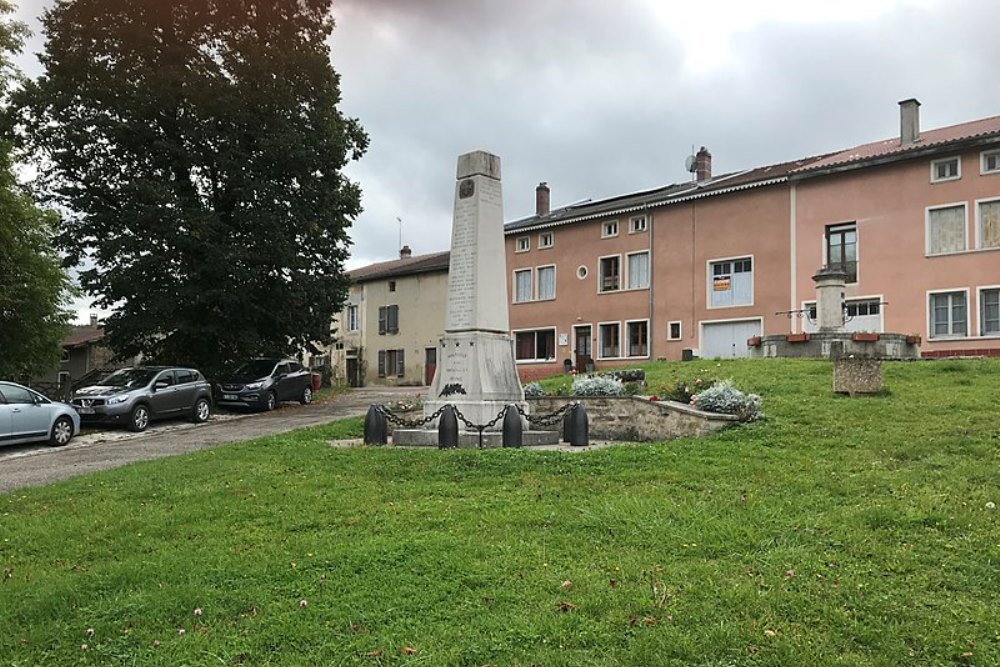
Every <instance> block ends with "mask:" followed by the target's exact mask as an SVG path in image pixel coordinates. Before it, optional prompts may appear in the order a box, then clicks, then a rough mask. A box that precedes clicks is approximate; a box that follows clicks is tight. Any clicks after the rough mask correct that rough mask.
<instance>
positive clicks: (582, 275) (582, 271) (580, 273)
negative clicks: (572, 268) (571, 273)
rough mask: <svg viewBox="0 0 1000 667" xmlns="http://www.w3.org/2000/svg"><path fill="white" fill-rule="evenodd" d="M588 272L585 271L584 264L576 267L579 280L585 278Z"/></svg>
mask: <svg viewBox="0 0 1000 667" xmlns="http://www.w3.org/2000/svg"><path fill="white" fill-rule="evenodd" d="M588 273H589V271H587V267H586V266H584V265H583V264H581V265H580V266H578V267H576V277H577V278H579V279H580V280H583V279H584V278H586V277H587V274H588Z"/></svg>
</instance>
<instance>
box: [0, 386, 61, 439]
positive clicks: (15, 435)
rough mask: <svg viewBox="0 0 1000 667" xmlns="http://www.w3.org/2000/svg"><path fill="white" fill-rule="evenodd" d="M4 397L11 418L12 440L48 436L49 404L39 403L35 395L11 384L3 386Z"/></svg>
mask: <svg viewBox="0 0 1000 667" xmlns="http://www.w3.org/2000/svg"><path fill="white" fill-rule="evenodd" d="M3 396H4V398H5V399H6V402H7V405H6V408H7V412H8V414H9V416H10V435H11V438H12V439H14V440H20V439H35V438H44V437H46V436H47V435H48V433H49V405H48V404H44V403H39V402H37V401H36V400H35V395H34V394H32V393H31V392H30V391H28V390H27V389H25V388H24V387H15V386H13V385H9V384H8V385H4V386H3ZM0 419H2V418H0Z"/></svg>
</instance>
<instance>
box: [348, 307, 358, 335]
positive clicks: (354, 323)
mask: <svg viewBox="0 0 1000 667" xmlns="http://www.w3.org/2000/svg"><path fill="white" fill-rule="evenodd" d="M347 330H348V331H357V330H358V307H357V306H348V307H347Z"/></svg>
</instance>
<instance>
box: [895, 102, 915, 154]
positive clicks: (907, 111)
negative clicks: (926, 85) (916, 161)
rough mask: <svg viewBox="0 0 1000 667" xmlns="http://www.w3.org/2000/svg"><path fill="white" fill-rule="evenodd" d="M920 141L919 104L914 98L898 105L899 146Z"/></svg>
mask: <svg viewBox="0 0 1000 667" xmlns="http://www.w3.org/2000/svg"><path fill="white" fill-rule="evenodd" d="M919 140H920V102H919V101H917V99H916V98H915V97H911V98H910V99H908V100H903V101H902V102H900V103H899V145H900V146H909V145H910V144H915V143H916V142H917V141H919Z"/></svg>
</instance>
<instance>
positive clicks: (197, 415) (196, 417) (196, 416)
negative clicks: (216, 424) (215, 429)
mask: <svg viewBox="0 0 1000 667" xmlns="http://www.w3.org/2000/svg"><path fill="white" fill-rule="evenodd" d="M211 416H212V404H211V403H209V402H208V399H207V398H199V399H198V400H197V401H195V403H194V413H193V414H192V415H191V421H193V422H194V423H195V424H203V423H205V422H207V421H208V418H209V417H211Z"/></svg>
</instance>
